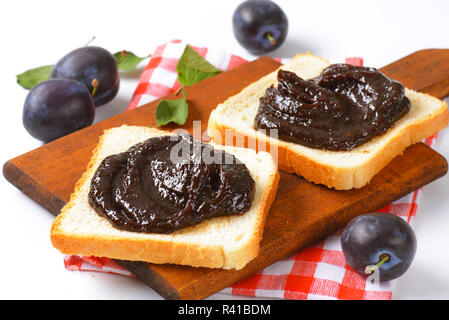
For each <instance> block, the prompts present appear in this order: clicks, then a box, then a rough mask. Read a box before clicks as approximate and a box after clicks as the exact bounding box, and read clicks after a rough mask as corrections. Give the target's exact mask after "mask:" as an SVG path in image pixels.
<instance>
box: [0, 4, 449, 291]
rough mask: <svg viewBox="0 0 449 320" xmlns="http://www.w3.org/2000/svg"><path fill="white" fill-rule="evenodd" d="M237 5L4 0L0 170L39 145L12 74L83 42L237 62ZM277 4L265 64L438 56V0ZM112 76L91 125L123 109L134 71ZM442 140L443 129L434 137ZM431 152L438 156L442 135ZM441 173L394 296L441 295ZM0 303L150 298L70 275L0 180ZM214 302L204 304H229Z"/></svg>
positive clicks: (448, 286)
mask: <svg viewBox="0 0 449 320" xmlns="http://www.w3.org/2000/svg"><path fill="white" fill-rule="evenodd" d="M239 3H240V1H229V0H226V1H225V0H220V1H212V0H205V1H196V0H192V1H181V0H180V1H171V0H163V1H150V0H147V1H131V0H128V1H111V0H110V1H82V0H77V1H70V2H69V1H43V0H39V1H18V0H15V1H8V2H5V3H2V7H1V9H0V35H1V49H0V83H1V85H0V92H1V102H2V103H1V110H2V117H1V118H2V124H1V125H0V130H1V132H0V141H1V148H0V150H1V151H0V156H1V158H0V160H1V163H4V162H5V161H7V160H8V159H10V158H13V157H15V156H18V155H20V154H22V153H24V152H27V151H29V150H31V149H34V148H36V147H39V146H40V145H41V143H40V142H39V141H37V140H35V139H33V138H32V137H31V136H29V135H28V133H27V132H26V131H25V129H24V128H23V126H22V120H21V117H22V106H23V102H24V100H25V97H26V94H27V91H26V90H24V89H22V88H21V87H19V86H18V85H17V84H16V79H15V76H16V74H19V73H21V72H23V71H25V70H27V69H30V68H33V67H37V66H41V65H47V64H53V63H55V62H56V61H57V60H58V59H59V58H60V57H62V56H63V55H64V54H66V53H68V52H69V51H71V50H73V49H75V48H78V47H80V46H83V45H85V44H86V43H87V42H88V41H89V40H90V39H91V38H92V37H93V36H95V37H96V39H95V41H94V42H93V44H94V45H98V46H102V47H104V48H106V49H108V50H110V51H111V52H115V51H118V50H122V49H126V50H130V51H134V52H135V53H136V54H138V55H141V56H143V55H147V54H149V53H151V52H153V50H154V49H155V48H156V46H157V45H159V44H162V43H164V42H167V41H169V40H171V39H183V40H186V41H188V42H190V43H191V44H194V45H199V46H210V47H215V48H219V49H223V50H227V51H229V52H232V53H235V54H240V55H243V56H246V57H251V56H248V55H247V53H246V52H245V50H244V49H243V48H242V47H240V46H239V44H238V43H237V42H236V40H235V38H234V36H233V33H232V24H231V17H232V13H233V11H234V9H235V7H236V6H237V5H238V4H239ZM277 3H278V4H279V5H280V6H281V7H282V8H283V9H284V10H285V12H286V13H287V15H288V17H289V23H290V28H289V33H288V37H287V40H286V42H285V43H284V45H283V46H282V47H281V48H280V49H278V50H277V51H275V52H273V53H272V54H271V55H272V56H276V57H292V56H293V55H294V54H295V53H297V52H305V51H310V52H312V53H314V54H317V55H320V56H323V57H324V58H327V59H339V58H340V59H341V58H344V57H346V56H362V57H363V58H364V60H365V65H369V66H374V67H382V66H383V65H385V64H388V63H390V62H392V61H394V60H396V59H399V58H401V57H402V56H404V55H407V54H409V53H411V52H413V51H416V50H419V49H424V48H448V47H449V40H448V39H449V38H448V31H449V27H448V24H447V19H448V18H449V1H444V0H442V1H431V0H427V1H392V0H389V1H369V2H368V1H360V0H356V1H316V0H314V1H310V0H305V1H294V0H291V1H287V0H283V1H281V0H278V1H277ZM142 68H143V64H142V65H141V66H140V68H139V70H138V71H137V72H130V73H127V74H122V81H121V88H120V91H119V94H118V96H117V97H116V98H115V100H113V102H111V103H109V104H108V105H105V106H102V107H100V108H98V109H97V116H96V121H99V120H101V119H104V118H106V117H109V116H111V115H113V114H117V113H119V112H122V111H124V110H125V108H126V105H127V103H128V101H129V99H130V98H131V95H132V92H133V90H134V88H135V86H136V84H137V81H138V78H139V72H141V70H142ZM446 131H447V130H446ZM436 149H437V150H438V151H439V152H440V153H442V154H443V155H444V156H445V157H446V158H449V134H448V132H446V134H445V135H444V138H443V139H442V140H440V141H439V143H438V145H437V146H436ZM448 182H449V176H446V177H444V178H442V179H439V180H438V181H436V182H434V183H432V184H430V185H429V186H427V187H425V189H424V194H423V201H422V204H421V206H420V208H419V211H418V215H417V218H416V220H415V231H416V234H417V238H418V252H417V254H416V257H415V260H414V263H413V265H412V266H411V268H410V270H409V271H408V272H407V273H406V274H405V275H404V276H402V277H401V278H400V279H399V280H398V282H397V287H396V290H395V291H394V294H393V298H394V299H448V298H449V273H448V271H447V270H448V265H449V246H448V245H449V232H448V227H449V196H448V195H449V194H448V186H449V184H448ZM0 197H1V198H0V206H1V208H2V210H1V213H0V298H2V299H17V298H20V299H68V298H70V299H160V296H159V295H158V294H157V293H155V292H154V291H153V290H152V289H150V288H149V287H147V286H146V285H144V284H143V283H141V282H139V281H138V280H135V279H128V278H126V277H123V276H114V275H104V274H98V273H89V272H84V273H83V272H70V271H66V270H65V269H64V266H63V256H62V255H61V254H60V253H59V252H58V251H57V250H56V249H54V248H53V247H52V245H51V243H50V240H49V230H50V225H51V222H52V220H53V216H52V215H51V214H50V213H48V212H46V211H45V210H44V209H42V208H41V207H39V206H38V205H36V204H35V203H34V202H33V201H32V200H30V199H29V198H28V197H27V196H25V195H24V194H22V193H21V192H20V191H18V190H17V189H16V188H14V187H13V186H12V185H11V184H9V183H8V182H7V181H6V180H5V179H4V178H3V176H2V177H1V178H0ZM230 297H231V296H228V295H214V296H212V297H211V298H216V299H221V298H230Z"/></svg>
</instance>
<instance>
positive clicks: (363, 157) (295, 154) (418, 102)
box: [208, 54, 449, 190]
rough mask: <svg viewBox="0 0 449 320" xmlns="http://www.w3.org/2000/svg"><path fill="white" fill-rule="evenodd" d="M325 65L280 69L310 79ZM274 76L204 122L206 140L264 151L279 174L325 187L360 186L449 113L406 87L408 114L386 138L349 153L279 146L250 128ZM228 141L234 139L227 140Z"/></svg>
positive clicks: (301, 58)
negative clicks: (293, 175)
mask: <svg viewBox="0 0 449 320" xmlns="http://www.w3.org/2000/svg"><path fill="white" fill-rule="evenodd" d="M328 65H329V63H328V62H327V61H326V60H324V59H322V58H320V57H317V56H314V55H312V54H299V55H297V56H296V57H294V58H293V59H292V60H291V61H289V62H288V63H287V64H286V65H284V66H282V67H281V68H282V69H285V70H288V71H291V72H294V73H296V74H297V75H298V76H300V77H301V78H303V79H309V78H313V77H315V76H317V75H319V74H320V73H321V71H322V70H323V69H324V68H326V67H327V66H328ZM276 76H277V70H276V71H275V72H272V73H270V74H268V75H266V76H264V77H262V78H261V79H259V80H258V81H256V82H254V83H252V84H250V85H249V86H247V87H246V88H244V89H243V90H242V91H241V92H240V93H238V94H236V95H234V96H232V97H230V98H228V99H227V100H226V101H225V102H223V103H221V104H219V105H218V106H217V108H216V109H215V110H214V111H213V112H212V113H211V116H210V118H209V123H208V135H209V136H210V137H211V138H212V140H213V141H214V142H215V143H222V144H233V145H237V146H244V147H251V148H255V149H258V146H263V147H265V148H266V149H265V150H271V151H274V153H273V154H276V156H277V161H278V165H279V169H281V170H284V171H287V172H290V173H296V174H298V175H300V176H303V177H304V178H305V179H307V180H308V181H311V182H314V183H317V184H324V185H326V186H327V187H330V188H335V189H338V190H347V189H352V188H360V187H363V186H364V185H366V184H367V183H368V182H369V181H370V180H371V178H372V177H373V176H374V175H375V174H377V173H378V172H379V171H380V170H382V168H384V167H385V166H386V165H387V164H388V163H389V162H390V161H391V160H392V159H393V158H395V157H396V156H398V155H400V154H402V152H403V151H404V150H405V149H406V148H407V147H408V146H409V145H411V144H413V143H416V142H419V141H421V140H422V139H424V138H427V137H429V136H431V135H433V134H435V133H436V132H438V131H439V130H442V129H443V128H445V127H446V126H447V125H448V119H449V113H448V108H447V105H446V103H445V102H444V101H441V100H439V99H437V98H435V97H432V96H430V95H427V94H423V93H419V92H416V91H413V90H410V89H407V88H406V96H407V97H408V98H409V99H410V101H411V108H410V111H409V112H408V113H407V114H406V115H405V116H404V117H403V118H401V119H400V120H399V121H397V122H396V123H395V125H394V126H393V127H392V128H391V129H390V130H388V131H387V132H386V133H384V134H382V135H381V136H377V137H375V138H373V139H371V140H370V141H368V142H367V143H365V144H363V145H361V146H359V147H357V148H355V149H353V150H351V151H326V150H319V149H313V148H309V147H305V146H302V145H299V144H295V143H291V142H286V141H282V140H279V139H276V138H273V137H269V136H268V135H265V134H264V133H263V132H259V131H257V130H255V129H254V119H255V116H256V113H257V110H258V108H259V98H260V97H261V96H262V95H263V94H264V93H265V90H266V89H267V88H268V87H269V86H271V85H272V84H275V85H276ZM225 135H226V137H225ZM229 136H234V137H235V138H233V139H229ZM226 138H227V139H226ZM259 150H260V148H259Z"/></svg>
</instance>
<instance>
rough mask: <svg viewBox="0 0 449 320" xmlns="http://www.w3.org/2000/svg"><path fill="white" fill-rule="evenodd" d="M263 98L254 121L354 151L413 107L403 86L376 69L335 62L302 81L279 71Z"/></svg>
mask: <svg viewBox="0 0 449 320" xmlns="http://www.w3.org/2000/svg"><path fill="white" fill-rule="evenodd" d="M277 77H278V83H279V84H278V86H277V88H275V87H274V86H271V87H269V88H268V89H267V90H266V92H265V95H264V96H262V97H261V98H260V106H259V110H258V112H257V114H256V118H255V123H254V126H255V128H256V129H259V128H261V129H277V130H278V133H277V134H278V138H279V139H281V140H284V141H288V142H294V143H297V144H301V145H304V146H307V147H311V148H315V149H323V150H351V149H353V148H356V147H357V146H360V145H362V144H364V143H365V142H367V141H369V140H371V139H372V138H373V137H375V136H378V135H381V134H383V133H384V132H385V131H387V130H388V129H389V128H391V127H392V126H393V125H394V123H395V122H396V121H397V120H399V119H400V118H401V117H402V116H404V115H405V114H406V113H407V112H408V111H409V110H410V101H409V99H408V98H407V97H406V96H405V91H404V87H403V86H402V85H401V84H400V83H399V82H397V81H394V80H392V79H389V78H387V77H386V76H384V75H383V74H382V73H381V72H379V71H378V70H377V69H375V68H366V67H359V66H352V65H348V64H333V65H330V66H329V67H327V68H326V69H324V70H323V72H322V73H321V74H320V75H319V76H318V77H316V78H314V79H310V80H303V79H301V78H300V77H298V76H297V75H296V74H295V73H292V72H288V71H284V70H280V71H279V72H278V75H277Z"/></svg>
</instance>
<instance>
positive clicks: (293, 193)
mask: <svg viewBox="0 0 449 320" xmlns="http://www.w3.org/2000/svg"><path fill="white" fill-rule="evenodd" d="M448 52H449V50H423V51H419V52H416V53H414V54H412V55H410V56H408V57H405V58H403V59H401V60H398V61H396V62H394V63H392V64H390V65H388V66H386V67H384V68H382V71H384V72H385V73H386V74H387V75H388V76H390V77H392V78H395V79H397V80H399V81H401V82H402V83H403V84H404V85H405V86H407V87H409V88H413V89H416V90H420V91H424V92H428V93H431V94H433V95H435V96H437V97H440V98H442V97H444V96H445V95H447V94H449V91H448V89H449V54H448ZM277 67H279V63H277V62H276V61H274V60H272V59H271V58H268V57H262V58H259V59H257V60H256V61H254V62H250V63H247V64H245V65H242V66H240V67H238V68H235V69H233V70H230V71H227V72H224V73H222V74H219V75H217V76H214V77H212V78H210V79H207V80H205V81H202V82H200V83H198V84H196V85H193V86H191V87H188V88H187V89H186V91H187V95H188V103H189V118H188V121H187V124H186V125H185V126H184V128H186V129H187V130H189V131H191V129H192V121H193V120H201V122H202V124H203V127H202V129H203V130H205V129H206V125H207V120H208V117H209V114H210V112H211V110H212V109H213V108H215V107H216V105H217V104H218V103H220V102H223V101H224V100H225V99H226V98H227V97H229V96H231V95H233V94H236V93H238V92H239V91H240V90H241V89H242V88H244V87H245V86H247V85H248V84H249V83H251V82H253V81H255V80H257V79H259V78H260V77H261V76H263V75H265V74H267V73H269V72H271V71H273V70H275V69H276V68H277ZM172 98H175V97H174V95H170V96H168V97H167V99H172ZM156 105H157V101H156V102H152V103H149V104H147V105H145V106H142V107H140V108H138V109H135V110H132V111H129V112H125V113H122V114H119V115H117V116H114V117H112V118H109V119H107V120H105V121H102V122H100V123H98V124H95V125H93V126H90V127H88V128H85V129H83V130H80V131H78V132H75V133H73V134H70V135H68V136H66V137H63V138H61V139H58V140H56V141H53V142H51V143H48V144H46V145H43V146H42V147H40V148H37V149H35V150H33V151H30V152H28V153H26V154H23V155H21V156H18V157H16V158H14V159H11V160H9V161H8V162H6V163H5V164H4V167H3V174H4V176H5V177H6V179H7V180H8V181H10V182H11V183H12V184H13V185H15V186H16V187H17V188H18V189H20V190H21V191H22V192H23V193H25V194H26V195H28V196H29V197H30V198H32V199H33V200H34V201H36V202H37V203H39V204H40V205H41V206H43V207H44V208H46V209H47V210H48V211H50V212H51V213H53V214H55V215H57V214H58V213H59V211H60V209H61V208H62V206H63V205H64V204H65V203H66V202H67V201H68V200H69V197H70V194H71V192H72V190H73V188H74V185H75V182H76V181H77V180H78V179H79V178H80V177H81V174H82V173H83V172H84V170H85V168H86V166H87V163H88V162H89V158H90V156H91V152H92V150H93V148H94V147H95V145H96V143H97V142H98V138H99V136H100V135H101V134H102V132H103V130H104V129H108V128H111V127H115V126H120V125H122V124H128V125H142V126H152V125H154V124H155V120H154V110H155V107H156ZM173 128H176V127H175V126H166V127H165V128H164V129H167V130H169V129H173ZM446 172H447V162H446V160H445V159H444V158H443V157H442V156H441V155H439V154H438V153H436V152H435V151H433V150H432V149H430V148H429V147H427V146H426V145H425V144H422V143H418V144H415V145H413V146H410V147H409V148H408V149H407V150H406V151H405V153H404V154H403V155H402V156H399V157H397V158H396V159H394V160H393V161H392V162H391V163H390V164H389V165H388V166H387V167H386V168H385V169H384V170H382V172H380V173H379V174H377V175H376V176H375V177H374V178H373V180H372V181H371V182H370V183H369V184H368V185H367V186H366V187H364V188H361V189H357V190H350V191H336V190H331V189H328V188H326V187H324V186H320V185H315V184H312V183H309V182H307V181H305V180H304V179H302V178H301V177H298V176H296V175H291V174H287V173H283V172H281V180H280V183H279V189H278V192H277V195H276V199H275V201H274V203H273V206H272V208H271V210H270V213H269V215H268V218H267V222H266V226H265V229H264V235H263V240H262V242H261V250H260V254H259V256H258V257H257V258H256V259H254V260H253V261H251V262H250V263H249V264H248V265H247V266H246V267H245V268H243V269H242V270H239V271H235V270H221V269H209V268H193V267H186V266H178V265H170V264H164V265H155V264H149V263H144V262H131V261H119V263H121V264H122V265H124V266H125V267H127V268H128V269H129V270H130V271H131V272H133V273H134V274H135V275H136V276H137V277H138V278H140V279H141V280H142V281H143V282H145V283H146V284H148V285H149V286H150V287H152V288H153V289H154V290H156V291H157V292H158V293H160V294H161V295H162V296H163V297H164V298H167V299H202V298H205V297H207V296H209V295H211V294H213V293H216V292H218V291H219V290H221V289H223V288H225V287H227V286H229V285H231V284H233V283H235V282H236V281H238V280H240V279H242V278H244V277H247V276H249V275H251V274H254V273H255V272H257V271H259V270H261V269H262V268H264V267H266V266H268V265H270V264H272V263H274V262H275V261H278V260H280V259H282V258H284V257H286V256H288V255H290V254H292V253H293V252H295V251H297V250H298V249H300V248H303V247H305V246H307V245H308V244H311V243H313V242H314V241H317V240H319V239H322V238H324V237H326V236H327V235H329V234H331V233H333V232H335V231H337V230H338V229H340V228H342V227H343V226H345V225H346V224H347V223H348V221H349V220H350V219H352V218H353V217H355V216H357V215H360V214H362V213H366V212H369V211H373V210H376V209H379V208H381V207H383V206H385V205H387V204H388V203H390V202H392V201H394V200H396V199H398V198H400V197H402V196H404V195H406V194H408V193H410V192H412V191H413V190H415V189H417V188H419V187H421V186H423V185H425V184H427V183H429V182H431V181H433V180H435V179H437V178H438V177H441V176H442V175H444V174H445V173H446ZM42 231H43V232H47V233H49V230H42Z"/></svg>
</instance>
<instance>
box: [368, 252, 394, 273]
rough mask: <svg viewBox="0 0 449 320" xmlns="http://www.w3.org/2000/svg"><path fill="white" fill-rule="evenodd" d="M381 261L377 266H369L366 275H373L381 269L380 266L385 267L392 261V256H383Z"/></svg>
mask: <svg viewBox="0 0 449 320" xmlns="http://www.w3.org/2000/svg"><path fill="white" fill-rule="evenodd" d="M379 259H380V261H379V262H378V263H377V264H375V265H370V266H367V267H366V268H365V273H366V274H371V273H373V272H374V270H376V269H379V268H380V266H381V265H383V264H384V263H385V262H388V261H390V256H389V255H388V254H382V255H381V256H380V257H379Z"/></svg>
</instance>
